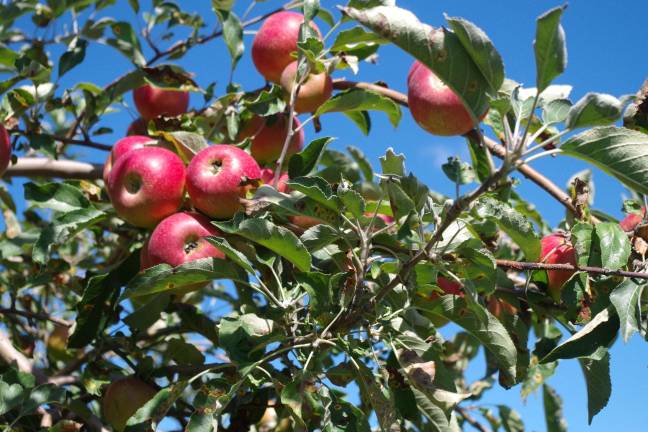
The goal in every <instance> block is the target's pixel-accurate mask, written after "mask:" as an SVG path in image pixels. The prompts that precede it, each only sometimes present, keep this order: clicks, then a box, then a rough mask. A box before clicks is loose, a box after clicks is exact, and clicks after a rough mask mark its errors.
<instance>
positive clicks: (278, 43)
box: [252, 12, 321, 83]
mask: <svg viewBox="0 0 648 432" xmlns="http://www.w3.org/2000/svg"><path fill="white" fill-rule="evenodd" d="M303 22H304V16H303V15H302V14H300V13H297V12H279V13H276V14H273V15H271V16H270V17H268V19H266V20H265V22H264V23H263V25H262V26H261V28H260V29H259V31H258V32H257V34H256V36H255V37H254V42H253V43H252V61H254V66H256V68H257V70H258V71H259V73H260V74H261V75H263V76H264V77H265V79H266V80H268V81H272V82H276V83H278V82H279V80H280V78H281V72H283V70H284V69H285V68H286V66H288V65H289V64H290V63H292V62H293V61H295V57H293V55H292V53H294V52H295V51H297V41H298V40H299V28H300V27H301V25H302V23H303ZM310 26H311V27H312V28H313V29H314V30H315V31H316V32H317V33H318V34H319V35H320V37H321V33H320V31H319V29H318V28H317V26H316V25H315V24H314V23H313V22H311V23H310Z"/></svg>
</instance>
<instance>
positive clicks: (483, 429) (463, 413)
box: [455, 406, 490, 432]
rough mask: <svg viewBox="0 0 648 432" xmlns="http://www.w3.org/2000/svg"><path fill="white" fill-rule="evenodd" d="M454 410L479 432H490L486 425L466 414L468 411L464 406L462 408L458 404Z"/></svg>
mask: <svg viewBox="0 0 648 432" xmlns="http://www.w3.org/2000/svg"><path fill="white" fill-rule="evenodd" d="M455 411H457V412H458V413H459V415H460V416H461V417H463V419H464V420H465V421H466V422H467V423H468V424H469V425H471V426H472V427H474V428H475V429H477V430H478V431H479V432H490V429H488V428H487V427H486V426H484V425H483V424H481V423H479V422H478V421H477V420H476V419H475V418H474V417H473V416H471V415H470V414H468V411H467V410H466V409H465V408H462V407H460V406H456V407H455Z"/></svg>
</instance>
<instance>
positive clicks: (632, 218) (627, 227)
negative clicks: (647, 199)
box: [619, 207, 646, 232]
mask: <svg viewBox="0 0 648 432" xmlns="http://www.w3.org/2000/svg"><path fill="white" fill-rule="evenodd" d="M645 215H646V208H645V207H644V208H642V209H641V213H630V214H629V215H627V216H626V217H624V218H623V220H622V221H621V222H619V225H621V228H622V229H623V231H625V232H631V231H634V230H635V229H636V228H637V226H638V225H639V224H640V223H641V221H643V219H644V217H645Z"/></svg>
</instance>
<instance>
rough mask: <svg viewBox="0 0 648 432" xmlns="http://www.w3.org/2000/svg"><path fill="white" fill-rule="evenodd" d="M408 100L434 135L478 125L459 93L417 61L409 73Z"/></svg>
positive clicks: (465, 129)
mask: <svg viewBox="0 0 648 432" xmlns="http://www.w3.org/2000/svg"><path fill="white" fill-rule="evenodd" d="M407 101H408V103H409V108H410V112H411V113H412V116H413V117H414V120H416V122H417V123H418V124H419V126H421V127H422V128H423V129H425V130H426V131H428V132H430V133H431V134H433V135H443V136H451V135H463V134H465V133H467V132H469V131H470V130H472V129H473V128H474V127H475V123H473V121H472V118H471V117H470V114H469V112H468V110H467V109H466V107H465V106H464V104H463V102H462V101H461V99H460V98H459V96H457V94H456V93H455V92H454V91H452V89H451V88H450V87H448V86H447V85H446V84H445V83H444V82H443V81H441V79H439V78H438V77H437V76H436V75H435V74H434V73H433V72H432V71H431V70H430V69H428V68H427V66H425V65H424V64H422V63H420V62H418V61H417V62H415V63H414V65H413V66H412V68H411V69H410V72H409V75H408V80H407ZM485 115H486V113H484V114H483V115H482V116H481V118H483V117H484V116H485Z"/></svg>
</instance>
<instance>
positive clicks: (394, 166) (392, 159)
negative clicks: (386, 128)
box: [380, 147, 405, 177]
mask: <svg viewBox="0 0 648 432" xmlns="http://www.w3.org/2000/svg"><path fill="white" fill-rule="evenodd" d="M380 166H381V167H382V172H383V174H384V175H397V176H401V177H403V176H404V175H405V155H404V154H403V153H399V154H396V153H394V149H393V148H391V147H390V148H388V149H387V152H386V153H385V156H381V157H380Z"/></svg>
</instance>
